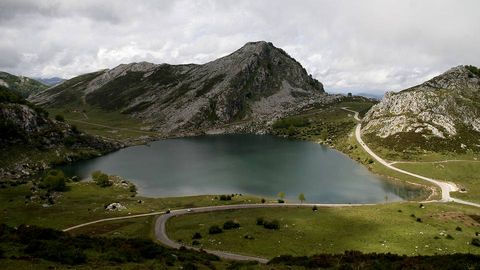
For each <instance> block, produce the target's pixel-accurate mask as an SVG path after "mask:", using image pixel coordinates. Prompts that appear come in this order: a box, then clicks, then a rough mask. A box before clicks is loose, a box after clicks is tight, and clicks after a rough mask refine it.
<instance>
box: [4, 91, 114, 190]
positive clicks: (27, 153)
mask: <svg viewBox="0 0 480 270" xmlns="http://www.w3.org/2000/svg"><path fill="white" fill-rule="evenodd" d="M119 147H120V145H119V144H118V143H115V142H110V141H106V140H104V139H102V138H99V137H93V136H90V135H86V134H83V133H82V132H80V131H79V130H78V129H77V128H76V127H75V126H71V125H68V124H66V123H64V122H62V121H61V119H59V120H52V119H50V118H48V112H47V111H45V110H44V109H42V108H39V107H37V106H34V105H32V104H30V103H29V102H27V101H25V100H24V99H22V98H21V97H20V96H18V95H17V94H15V93H14V92H11V91H10V90H7V89H4V88H0V179H2V180H5V181H6V180H11V179H17V178H20V177H22V176H27V175H31V174H33V173H35V172H37V171H39V170H42V169H45V168H48V167H50V166H51V165H54V164H57V163H63V162H68V161H72V160H75V159H80V158H87V157H92V156H96V155H99V154H103V153H106V152H110V151H113V150H115V149H118V148H119Z"/></svg>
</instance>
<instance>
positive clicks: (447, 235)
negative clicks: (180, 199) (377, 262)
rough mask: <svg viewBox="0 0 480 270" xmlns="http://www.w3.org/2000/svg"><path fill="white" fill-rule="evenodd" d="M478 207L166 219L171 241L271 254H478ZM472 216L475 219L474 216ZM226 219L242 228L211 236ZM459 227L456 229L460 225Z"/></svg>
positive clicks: (401, 206)
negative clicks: (273, 226)
mask: <svg viewBox="0 0 480 270" xmlns="http://www.w3.org/2000/svg"><path fill="white" fill-rule="evenodd" d="M479 214H480V212H479V210H478V209H476V208H470V207H464V206H460V205H456V204H433V203H432V204H426V205H424V206H423V207H421V205H419V204H418V203H395V204H386V205H375V206H362V207H341V208H323V207H318V210H317V211H312V209H310V208H274V209H272V208H267V209H248V210H247V209H242V210H231V211H222V212H211V213H196V214H195V213H194V214H190V215H184V216H178V217H174V218H172V219H170V220H169V221H168V223H167V230H168V235H169V237H170V238H171V239H173V240H176V241H181V242H182V243H185V244H186V245H192V241H193V240H192V236H193V235H194V234H195V233H196V232H199V233H200V234H201V235H202V236H203V237H202V238H201V239H196V240H195V241H197V246H198V247H203V248H209V249H214V250H224V251H231V252H235V253H240V254H248V255H257V256H263V257H266V258H273V257H275V256H278V255H281V254H290V255H294V256H304V255H313V254H317V253H334V254H338V253H343V252H344V251H347V250H359V251H362V252H379V253H382V252H392V253H396V254H405V255H419V254H421V255H432V254H451V253H457V252H461V253H468V252H471V253H475V254H480V248H478V247H475V246H472V245H470V244H469V243H470V242H471V241H472V239H473V238H475V237H476V235H475V233H476V232H478V231H479V226H480V223H478V221H475V219H474V218H478V215H479ZM470 215H471V216H473V218H472V217H471V216H470ZM259 217H262V218H264V219H265V220H278V221H279V223H280V228H279V229H278V230H268V229H265V228H264V227H263V226H259V225H257V218H259ZM228 220H234V221H235V222H238V223H239V224H240V227H239V228H238V229H232V230H228V231H227V230H225V231H224V232H222V233H219V234H214V235H212V234H208V228H210V227H211V226H213V225H219V226H220V225H221V224H223V223H224V222H226V221H228ZM457 227H458V228H457Z"/></svg>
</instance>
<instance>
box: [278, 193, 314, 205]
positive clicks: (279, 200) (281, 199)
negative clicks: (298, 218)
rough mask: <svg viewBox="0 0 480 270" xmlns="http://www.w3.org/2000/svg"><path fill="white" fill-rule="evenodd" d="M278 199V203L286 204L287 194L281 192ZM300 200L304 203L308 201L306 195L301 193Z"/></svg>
mask: <svg viewBox="0 0 480 270" xmlns="http://www.w3.org/2000/svg"><path fill="white" fill-rule="evenodd" d="M277 197H278V203H284V202H285V192H282V191H281V192H279V193H278V194H277ZM298 200H299V201H300V202H301V203H303V202H304V201H306V200H307V199H306V198H305V194H303V193H300V194H298Z"/></svg>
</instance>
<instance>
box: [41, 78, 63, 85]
mask: <svg viewBox="0 0 480 270" xmlns="http://www.w3.org/2000/svg"><path fill="white" fill-rule="evenodd" d="M34 79H35V80H37V81H39V82H41V83H43V84H45V85H47V86H54V85H57V84H60V83H62V82H64V81H66V79H63V78H59V77H52V78H34Z"/></svg>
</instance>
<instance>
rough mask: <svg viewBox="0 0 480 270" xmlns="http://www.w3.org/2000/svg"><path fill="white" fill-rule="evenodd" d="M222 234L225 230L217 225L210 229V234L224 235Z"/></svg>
mask: <svg viewBox="0 0 480 270" xmlns="http://www.w3.org/2000/svg"><path fill="white" fill-rule="evenodd" d="M222 232H223V230H222V229H221V228H220V227H218V226H217V225H213V226H211V227H210V228H209V229H208V233H209V234H219V233H222Z"/></svg>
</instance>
